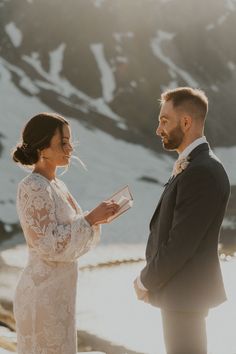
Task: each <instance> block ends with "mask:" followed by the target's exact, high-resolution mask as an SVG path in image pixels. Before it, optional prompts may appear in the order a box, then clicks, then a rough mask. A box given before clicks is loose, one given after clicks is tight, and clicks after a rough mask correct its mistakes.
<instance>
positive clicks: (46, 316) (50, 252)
mask: <svg viewBox="0 0 236 354" xmlns="http://www.w3.org/2000/svg"><path fill="white" fill-rule="evenodd" d="M72 151H73V148H72V145H71V129H70V126H69V123H68V122H67V121H66V120H65V119H64V118H63V117H61V116H60V115H58V114H55V113H53V114H51V113H41V114H38V115H36V116H34V117H33V118H32V119H30V120H29V121H28V123H27V124H26V126H25V127H24V129H23V132H22V141H21V143H20V144H19V145H18V146H17V147H16V148H15V150H14V151H13V160H14V161H15V162H17V163H18V164H21V165H24V166H31V167H32V172H31V173H30V174H29V175H28V176H26V177H25V178H24V179H23V180H22V181H21V182H20V183H19V186H18V193H17V212H18V215H19V219H20V223H21V226H22V229H23V232H24V236H25V239H26V243H27V246H28V251H29V257H28V262H27V265H26V267H25V269H24V270H23V273H22V275H21V277H20V279H19V282H18V284H17V288H16V291H15V297H14V315H15V319H16V331H17V343H18V344H17V349H18V354H75V353H76V352H77V345H76V321H75V298H76V284H77V258H78V257H80V256H81V255H83V254H84V253H86V252H88V251H89V250H90V249H91V248H92V247H94V246H95V245H96V244H97V243H98V242H99V235H100V226H99V225H100V224H102V223H106V220H107V219H108V218H109V217H110V216H112V215H113V214H114V213H116V212H117V210H118V208H119V206H118V205H117V204H116V203H114V202H113V201H104V202H102V203H101V204H99V205H98V206H97V207H96V208H94V209H93V210H92V211H90V212H87V213H83V212H82V210H81V208H80V206H79V205H78V204H77V202H76V201H75V199H74V198H73V196H72V195H71V194H70V192H69V190H68V189H67V187H66V185H65V184H64V183H63V182H62V181H61V180H60V179H58V178H57V177H56V170H57V167H58V166H67V165H68V164H69V162H70V158H71V154H72Z"/></svg>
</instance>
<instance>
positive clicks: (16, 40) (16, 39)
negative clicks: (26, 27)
mask: <svg viewBox="0 0 236 354" xmlns="http://www.w3.org/2000/svg"><path fill="white" fill-rule="evenodd" d="M5 31H6V33H7V34H8V36H9V38H10V40H11V41H12V44H13V45H14V47H16V48H17V47H20V45H21V43H22V38H23V36H22V33H21V31H20V30H19V28H17V27H16V24H15V23H14V22H9V23H8V24H7V25H6V26H5Z"/></svg>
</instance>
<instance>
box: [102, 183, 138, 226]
mask: <svg viewBox="0 0 236 354" xmlns="http://www.w3.org/2000/svg"><path fill="white" fill-rule="evenodd" d="M107 200H114V202H116V203H117V204H119V206H120V209H119V210H118V212H117V213H116V214H114V215H112V216H110V217H109V218H108V219H107V222H110V221H112V220H114V219H116V218H117V217H118V216H120V215H121V214H123V213H124V212H125V211H127V210H128V209H130V208H131V207H132V205H133V197H132V194H131V192H130V190H129V186H125V187H123V188H122V189H120V190H119V191H118V192H116V193H114V194H113V195H112V196H111V197H110V198H107Z"/></svg>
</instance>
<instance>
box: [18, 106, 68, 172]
mask: <svg viewBox="0 0 236 354" xmlns="http://www.w3.org/2000/svg"><path fill="white" fill-rule="evenodd" d="M65 124H66V125H69V123H68V121H67V120H66V119H65V118H63V117H62V116H60V115H59V114H57V113H45V112H43V113H39V114H37V115H36V116H34V117H33V118H31V119H30V120H29V121H28V122H27V123H26V125H25V127H24V129H23V131H22V137H21V142H20V143H19V144H18V145H17V146H16V147H15V149H14V150H13V152H12V158H13V160H14V161H15V162H18V163H20V164H22V165H25V166H30V165H34V164H35V163H36V162H37V161H38V160H39V153H38V152H39V151H40V150H43V149H45V148H47V147H49V146H50V143H51V139H52V137H53V136H54V135H55V133H56V130H57V129H59V131H60V134H61V137H62V135H63V134H62V133H63V126H64V125H65Z"/></svg>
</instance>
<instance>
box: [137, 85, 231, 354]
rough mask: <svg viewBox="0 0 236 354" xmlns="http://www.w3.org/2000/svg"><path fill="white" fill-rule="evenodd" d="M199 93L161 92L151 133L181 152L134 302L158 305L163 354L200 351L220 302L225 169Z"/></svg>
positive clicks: (204, 347) (155, 222) (159, 209)
mask: <svg viewBox="0 0 236 354" xmlns="http://www.w3.org/2000/svg"><path fill="white" fill-rule="evenodd" d="M207 110H208V100H207V97H206V96H205V94H204V92H202V91H200V90H197V89H192V88H189V87H179V88H177V89H174V90H169V91H167V92H165V93H163V94H162V95H161V111H160V115H159V125H158V128H157V131H156V133H157V135H159V136H160V137H161V139H162V144H163V147H164V148H165V149H166V150H175V151H177V152H178V154H179V158H178V160H177V161H176V163H175V165H174V168H173V174H172V177H171V178H170V179H169V181H168V183H167V184H166V186H165V189H164V191H163V193H162V196H161V198H160V200H159V203H158V205H157V207H156V210H155V212H154V214H153V217H152V219H151V222H150V235H149V239H148V244H147V249H146V266H145V267H144V269H143V270H142V271H141V274H140V276H139V277H138V278H137V279H136V280H135V281H134V287H135V290H136V294H137V297H138V299H139V300H143V301H145V302H149V303H150V304H152V305H154V306H157V307H160V308H161V315H162V323H163V331H164V339H165V345H166V349H167V353H168V354H206V353H207V339H206V325H205V318H206V316H207V314H208V310H209V308H211V307H214V306H217V305H219V304H221V303H222V302H224V301H225V300H226V296H225V290H224V285H223V281H222V275H221V270H220V263H219V258H218V252H217V246H218V238H219V231H220V227H221V224H222V221H223V217H224V214H225V209H226V205H227V201H228V198H229V193H230V185H229V180H228V177H227V175H226V172H225V170H224V168H223V166H222V164H221V163H220V161H219V160H218V159H217V157H216V156H215V155H214V154H213V152H212V151H211V149H210V148H209V145H208V143H207V140H206V138H205V136H204V135H203V133H204V124H205V119H206V114H207Z"/></svg>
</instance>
